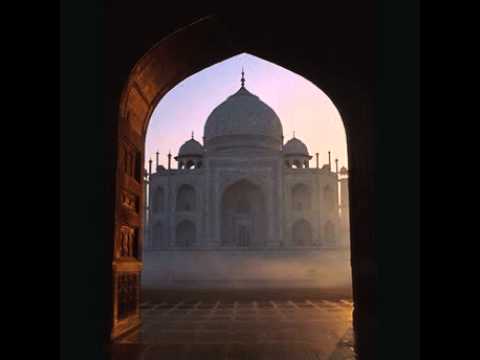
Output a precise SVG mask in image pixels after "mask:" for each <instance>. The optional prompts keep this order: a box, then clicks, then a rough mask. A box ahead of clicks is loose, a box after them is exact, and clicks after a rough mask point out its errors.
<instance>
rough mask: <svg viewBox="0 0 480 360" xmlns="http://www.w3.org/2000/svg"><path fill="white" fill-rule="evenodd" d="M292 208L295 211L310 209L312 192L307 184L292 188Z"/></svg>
mask: <svg viewBox="0 0 480 360" xmlns="http://www.w3.org/2000/svg"><path fill="white" fill-rule="evenodd" d="M292 206H293V209H294V210H309V209H310V207H311V199H310V190H309V189H308V187H307V186H306V185H305V184H297V185H295V186H294V187H293V188H292Z"/></svg>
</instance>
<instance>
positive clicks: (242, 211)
mask: <svg viewBox="0 0 480 360" xmlns="http://www.w3.org/2000/svg"><path fill="white" fill-rule="evenodd" d="M329 157H330V154H329ZM174 159H175V160H176V161H177V168H176V169H172V168H171V155H170V154H169V162H168V164H169V165H168V168H167V169H165V168H164V167H162V166H158V165H157V168H156V172H154V173H150V174H149V177H148V185H149V186H148V202H149V203H148V214H147V215H148V216H147V217H146V218H147V219H148V222H147V223H146V226H145V240H144V249H145V264H146V266H147V268H146V270H148V266H149V264H150V265H151V266H153V267H152V269H153V268H155V269H156V270H155V271H157V272H158V273H159V276H160V273H162V276H163V277H162V278H164V275H165V274H166V273H167V272H168V273H170V274H171V273H172V271H173V270H172V268H169V270H168V271H167V270H166V269H165V268H161V267H162V266H163V265H162V264H165V263H169V262H170V260H171V259H172V258H177V260H178V259H179V257H180V258H182V259H184V260H183V261H184V262H187V263H185V264H184V265H181V263H182V260H178V261H180V265H178V264H179V263H177V265H173V263H172V265H171V266H177V267H179V268H187V267H189V266H190V265H191V264H192V261H193V260H192V259H193V258H192V256H193V257H194V258H195V259H196V260H195V261H198V259H199V257H205V259H206V260H205V261H206V262H207V263H209V262H210V260H207V259H211V256H215V259H216V260H215V263H216V264H218V253H219V252H220V253H222V254H230V255H229V256H230V258H231V256H232V254H236V255H235V258H236V259H237V260H235V261H242V260H239V259H244V260H245V256H249V257H251V256H253V255H252V254H255V256H258V254H266V253H269V254H270V255H271V254H286V252H288V251H290V252H291V253H302V252H305V251H309V253H310V254H312V252H314V253H319V252H320V253H321V252H325V251H330V252H331V250H335V249H341V248H345V247H346V246H347V244H348V239H347V234H346V230H345V229H347V228H348V226H346V225H345V223H346V221H347V219H348V216H345V214H346V212H345V209H344V208H342V207H341V205H342V206H343V207H348V198H345V197H344V196H347V194H346V192H345V194H340V195H344V196H343V197H342V200H341V201H340V202H339V189H340V186H339V184H340V181H341V180H340V179H339V173H337V171H333V170H332V167H331V163H330V161H329V164H326V165H324V166H322V167H319V164H318V154H317V158H316V167H313V168H312V167H310V166H309V164H310V160H311V159H312V156H311V155H310V154H309V151H308V148H307V146H306V145H305V144H304V143H303V142H302V141H301V140H300V139H297V138H295V137H293V138H292V139H290V140H289V141H287V142H286V143H285V144H284V137H283V130H282V123H281V121H280V119H279V117H278V116H277V114H276V113H275V111H274V110H273V109H271V108H270V107H269V106H268V105H267V104H265V103H264V102H262V101H261V100H260V99H259V97H257V96H256V95H253V94H251V93H250V92H249V91H248V90H247V89H246V88H245V86H244V78H243V74H242V86H241V88H240V89H239V90H238V91H237V92H236V93H235V94H233V95H231V96H230V97H228V98H227V99H226V100H225V101H224V102H223V103H221V104H220V105H219V106H217V107H216V108H215V109H214V110H213V112H212V113H211V114H210V116H209V117H208V118H207V121H206V123H205V127H204V137H203V145H202V144H201V143H200V142H198V141H197V140H195V139H194V138H193V135H192V138H191V139H189V140H188V141H186V142H185V143H184V144H183V145H182V146H181V148H180V149H179V151H178V155H177V156H176V157H175V158H174ZM341 173H342V174H343V178H346V169H345V168H342V171H341ZM344 182H345V185H343V187H345V188H346V180H344ZM341 210H343V211H341ZM342 213H343V215H344V216H341V214H342ZM347 213H348V208H347ZM192 254H195V255H192ZM200 254H201V255H200ZM239 254H240V255H239ZM242 254H243V255H242ZM245 254H248V255H245ZM225 256H226V255H225ZM239 256H240V257H239ZM162 259H163V260H162ZM165 259H170V260H169V261H165ZM250 260H251V258H250ZM228 261H229V262H230V264H231V262H232V260H231V259H230V260H228ZM193 262H194V261H193ZM155 264H156V266H157V267H155ZM165 266H167V265H165ZM199 266H200V268H202V265H201V264H199ZM205 267H207V268H208V264H207V266H203V268H205ZM235 267H241V268H245V264H244V263H243V265H242V264H238V266H235ZM195 268H196V270H192V271H191V272H193V273H197V275H198V273H199V270H198V267H195ZM221 268H222V269H223V270H218V269H220V268H218V267H217V268H216V269H217V270H218V271H220V272H221V273H222V274H223V275H221V276H220V275H219V274H214V273H215V271H216V270H215V269H213V270H211V271H210V270H209V271H210V272H209V274H210V275H208V276H209V277H215V276H217V275H218V276H220V278H221V277H222V276H224V275H225V270H224V268H223V267H222V266H221ZM227 268H228V266H227ZM151 271H154V270H151ZM155 271H154V272H155ZM173 272H174V273H175V272H176V271H173ZM242 274H245V271H243V272H242ZM170 276H173V277H175V275H170ZM205 276H207V275H205ZM218 276H217V277H218ZM160 277H161V276H160ZM250 277H251V276H250Z"/></svg>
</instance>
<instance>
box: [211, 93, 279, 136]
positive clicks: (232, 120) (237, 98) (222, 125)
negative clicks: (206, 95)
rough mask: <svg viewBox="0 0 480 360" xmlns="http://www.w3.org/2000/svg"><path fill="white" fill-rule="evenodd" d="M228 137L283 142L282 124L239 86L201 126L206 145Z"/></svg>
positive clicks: (254, 97)
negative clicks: (261, 138) (253, 136)
mask: <svg viewBox="0 0 480 360" xmlns="http://www.w3.org/2000/svg"><path fill="white" fill-rule="evenodd" d="M232 135H233V136H235V135H261V136H262V137H269V138H272V139H274V140H275V141H280V142H283V129H282V123H281V122H280V119H279V118H278V116H277V114H276V113H275V111H273V110H272V108H270V107H269V106H268V105H267V104H265V103H264V102H263V101H261V100H260V98H259V97H258V96H256V95H254V94H252V93H250V92H249V91H248V90H247V89H245V87H243V86H242V87H241V88H240V90H238V91H237V92H236V93H235V94H233V95H231V96H230V97H228V98H227V100H225V101H224V102H223V103H221V104H220V105H218V106H217V107H216V108H215V109H214V110H213V111H212V113H211V114H210V115H209V116H208V118H207V121H206V123H205V128H204V139H205V143H206V144H207V143H208V142H209V141H210V140H212V139H214V138H219V137H224V136H232Z"/></svg>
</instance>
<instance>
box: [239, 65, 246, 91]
mask: <svg viewBox="0 0 480 360" xmlns="http://www.w3.org/2000/svg"><path fill="white" fill-rule="evenodd" d="M240 82H241V83H242V88H244V87H245V71H243V67H242V79H241V80H240Z"/></svg>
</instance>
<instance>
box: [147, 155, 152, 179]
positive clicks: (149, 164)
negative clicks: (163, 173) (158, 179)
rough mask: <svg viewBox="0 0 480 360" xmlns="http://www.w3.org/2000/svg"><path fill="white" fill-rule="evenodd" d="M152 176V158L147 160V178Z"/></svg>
mask: <svg viewBox="0 0 480 360" xmlns="http://www.w3.org/2000/svg"><path fill="white" fill-rule="evenodd" d="M150 175H152V158H150V160H148V176H150Z"/></svg>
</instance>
